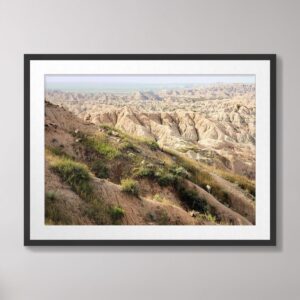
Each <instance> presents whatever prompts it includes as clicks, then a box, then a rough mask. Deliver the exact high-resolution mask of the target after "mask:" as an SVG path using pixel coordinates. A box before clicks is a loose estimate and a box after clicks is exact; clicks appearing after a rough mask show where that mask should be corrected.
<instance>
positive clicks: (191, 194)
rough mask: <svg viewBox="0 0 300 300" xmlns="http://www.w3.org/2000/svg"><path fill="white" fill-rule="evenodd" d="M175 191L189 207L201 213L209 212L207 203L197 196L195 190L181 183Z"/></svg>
mask: <svg viewBox="0 0 300 300" xmlns="http://www.w3.org/2000/svg"><path fill="white" fill-rule="evenodd" d="M177 191H178V194H179V197H180V199H181V201H183V202H184V203H185V204H186V205H187V206H188V207H189V208H190V209H194V210H197V211H199V212H201V213H206V212H209V206H208V204H207V203H206V201H205V200H203V199H201V198H200V197H199V196H198V194H197V192H196V191H194V190H190V189H187V188H185V187H184V186H183V185H181V184H180V185H179V186H178V187H177Z"/></svg>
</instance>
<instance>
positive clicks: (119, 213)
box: [110, 206, 125, 225]
mask: <svg viewBox="0 0 300 300" xmlns="http://www.w3.org/2000/svg"><path fill="white" fill-rule="evenodd" d="M124 215H125V212H124V209H123V208H122V207H120V206H113V207H111V208H110V216H111V219H112V222H113V224H114V225H119V224H120V223H121V220H122V219H123V217H124Z"/></svg>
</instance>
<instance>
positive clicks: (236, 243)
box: [24, 54, 276, 246]
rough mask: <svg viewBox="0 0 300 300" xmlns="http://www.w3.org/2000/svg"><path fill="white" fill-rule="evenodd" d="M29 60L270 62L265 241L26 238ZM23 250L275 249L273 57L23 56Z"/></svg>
mask: <svg viewBox="0 0 300 300" xmlns="http://www.w3.org/2000/svg"><path fill="white" fill-rule="evenodd" d="M33 60H267V61H269V62H270V149H271V150H270V151H271V153H270V200H271V201H270V239H269V240H34V239H31V238H30V193H31V191H30V62H31V61H33ZM24 245H25V246H275V245H276V54H25V55H24Z"/></svg>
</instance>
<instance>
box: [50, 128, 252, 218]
mask: <svg viewBox="0 0 300 300" xmlns="http://www.w3.org/2000/svg"><path fill="white" fill-rule="evenodd" d="M63 131H64V134H66V135H70V136H71V137H72V139H73V143H72V147H71V150H70V145H67V146H64V145H63V144H60V145H58V143H57V138H56V139H52V140H51V139H50V141H51V142H48V143H47V144H46V145H47V150H46V159H47V160H48V162H49V163H50V169H51V171H52V172H54V173H55V174H56V175H57V176H59V177H60V179H61V180H62V181H63V182H64V183H65V184H68V185H69V186H70V188H71V190H72V191H73V192H74V193H76V194H77V195H78V196H79V197H80V198H81V199H82V200H83V202H84V209H83V210H81V212H82V215H83V217H85V218H87V219H89V220H90V221H91V222H92V223H95V224H121V223H124V222H125V220H127V221H128V220H129V219H128V218H127V216H126V213H127V210H124V209H123V207H122V206H121V205H120V202H122V203H123V205H126V203H125V202H124V201H123V200H122V199H121V198H122V197H121V198H119V200H118V203H114V204H112V203H108V202H107V201H105V199H102V197H101V196H99V193H96V192H95V190H97V187H96V188H95V184H94V182H95V178H96V177H98V178H101V179H103V178H106V179H107V180H109V181H110V182H112V183H114V184H116V185H117V186H114V188H115V189H116V190H117V189H118V187H119V185H121V186H122V188H121V187H120V190H122V191H123V193H127V194H131V196H132V197H135V198H137V199H139V200H140V201H141V203H139V206H142V205H146V206H147V207H148V206H149V207H148V209H149V211H148V212H145V213H144V211H141V215H142V221H141V220H139V221H137V222H143V223H145V224H147V223H148V224H149V223H150V224H153V223H154V224H170V223H172V224H176V222H177V223H178V224H180V223H182V222H183V219H186V221H187V222H190V218H188V217H187V216H184V217H182V212H187V211H191V210H193V211H196V213H195V216H194V217H193V219H192V220H194V222H195V223H197V222H198V223H200V224H203V223H208V224H211V223H216V222H224V220H221V219H220V218H219V216H218V215H217V214H216V211H215V209H214V208H213V207H210V205H209V204H208V203H207V201H206V200H205V199H202V198H201V197H200V196H199V194H198V193H197V192H195V191H193V190H192V189H188V188H186V186H185V184H184V182H185V180H189V181H192V182H193V183H195V184H196V185H198V186H199V187H202V188H204V189H205V188H206V186H207V185H209V186H211V193H212V195H213V196H214V197H215V198H216V199H217V200H218V201H219V202H221V203H223V204H225V205H227V206H229V207H230V204H231V203H230V195H228V194H227V192H226V191H224V189H222V186H220V185H219V184H218V183H216V181H215V180H214V178H213V176H212V175H211V172H212V170H211V169H209V167H207V166H205V165H201V164H196V163H195V162H194V161H191V160H188V159H186V158H184V157H183V156H181V155H180V154H178V153H176V152H173V151H171V150H169V149H163V150H162V149H159V147H158V145H157V144H156V143H155V142H153V141H148V140H143V139H139V138H136V137H131V136H129V135H127V134H125V133H123V132H121V131H119V130H116V129H114V128H111V127H108V126H102V128H101V129H100V130H99V131H95V130H94V131H93V133H91V132H87V131H85V130H77V129H76V130H74V129H73V128H64V130H63ZM48 140H49V139H48ZM54 140H55V143H54V142H53V141H54ZM213 172H214V173H217V174H219V175H220V176H222V177H223V178H225V179H226V180H228V181H231V182H234V184H235V185H236V186H237V188H238V189H243V190H244V193H245V194H249V192H251V191H252V190H251V189H252V188H253V183H252V182H250V181H249V180H246V179H245V178H242V177H237V176H234V174H228V173H224V172H221V171H220V170H213ZM145 180H148V181H149V182H152V183H153V185H154V186H155V190H156V191H155V192H153V191H154V189H152V190H150V191H149V189H148V191H147V193H146V192H142V193H141V192H140V190H142V191H143V189H141V187H142V182H143V181H145ZM166 191H167V192H166ZM49 192H50V194H51V193H52V196H51V197H50V198H51V199H50V198H49V197H48V196H46V207H47V203H48V204H49V203H50V204H49V205H48V207H49V208H51V209H50V212H51V211H52V214H53V215H54V216H51V213H50V214H49V213H48V216H46V217H47V220H48V223H50V224H56V223H60V222H61V221H60V220H59V218H58V217H57V212H56V210H57V209H56V208H55V203H56V201H57V200H55V199H56V198H57V197H56V196H53V191H51V190H50V191H48V193H49ZM102 192H103V191H102ZM48 198H49V199H50V200H49V199H48ZM175 198H176V199H179V201H174V200H173V199H175ZM53 199H54V200H53ZM128 199H131V198H128ZM128 201H129V200H128ZM149 203H150V204H149ZM153 203H154V205H153ZM178 203H180V204H178ZM155 205H156V206H157V207H159V208H160V210H159V212H155V209H154V207H155ZM171 207H172V209H173V208H174V209H175V212H174V214H178V215H180V217H178V219H177V221H176V220H173V219H172V216H170V209H171ZM137 209H140V207H138V208H137ZM151 209H152V210H154V211H151ZM168 210H169V211H168ZM179 211H180V213H179ZM53 212H54V213H53ZM55 212H56V214H55ZM172 213H173V210H172ZM58 215H59V212H58ZM187 215H188V216H189V214H187ZM180 218H181V219H180ZM66 219H67V220H66V221H65V223H70V222H71V221H70V220H69V219H68V218H66ZM129 221H130V220H129ZM129 221H128V222H129ZM133 222H134V221H133ZM125 223H126V222H125Z"/></svg>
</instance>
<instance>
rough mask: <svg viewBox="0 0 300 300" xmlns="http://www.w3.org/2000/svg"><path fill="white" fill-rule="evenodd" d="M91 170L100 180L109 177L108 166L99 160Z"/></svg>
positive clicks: (93, 164)
mask: <svg viewBox="0 0 300 300" xmlns="http://www.w3.org/2000/svg"><path fill="white" fill-rule="evenodd" d="M91 170H92V172H93V173H94V174H95V175H96V177H98V178H108V176H109V172H108V168H107V166H106V165H105V164H104V163H103V161H101V160H99V159H98V160H96V161H94V162H93V163H92V165H91Z"/></svg>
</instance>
